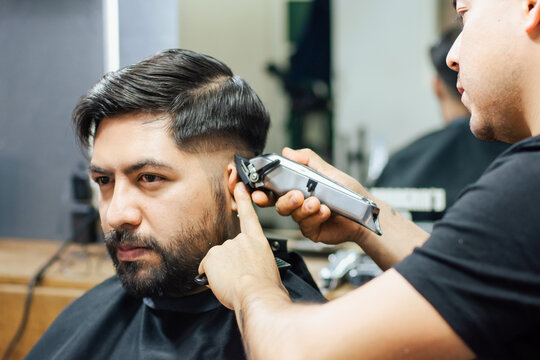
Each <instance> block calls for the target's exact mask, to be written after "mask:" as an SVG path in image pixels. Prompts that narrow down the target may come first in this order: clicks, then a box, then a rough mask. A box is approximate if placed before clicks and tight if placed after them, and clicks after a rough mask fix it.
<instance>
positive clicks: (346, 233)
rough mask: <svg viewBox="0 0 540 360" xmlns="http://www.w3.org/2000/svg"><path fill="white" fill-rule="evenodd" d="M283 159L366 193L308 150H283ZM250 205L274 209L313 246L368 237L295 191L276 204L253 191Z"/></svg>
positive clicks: (311, 198)
mask: <svg viewBox="0 0 540 360" xmlns="http://www.w3.org/2000/svg"><path fill="white" fill-rule="evenodd" d="M282 154H283V156H284V157H286V158H289V159H291V160H294V161H296V162H298V163H300V164H302V165H306V166H308V167H310V168H312V169H313V170H315V171H317V172H319V173H321V174H323V175H325V176H326V177H328V178H330V179H332V180H334V181H335V182H337V183H340V184H342V185H344V186H345V187H347V188H349V189H351V190H352V191H355V192H357V193H359V194H360V195H364V196H366V195H367V191H366V189H365V188H364V187H363V186H362V185H360V183H359V182H358V181H356V180H355V179H354V178H352V177H350V176H349V175H347V174H345V173H344V172H341V171H339V170H338V169H336V168H335V167H333V166H331V165H330V164H328V163H327V162H325V161H324V160H323V159H321V158H320V157H319V156H318V155H317V154H315V153H314V152H313V151H312V150H309V149H302V150H292V149H289V148H285V149H283V152H282ZM252 198H253V201H254V202H255V203H256V204H257V205H259V206H263V207H265V206H271V205H274V203H275V206H276V210H277V212H278V213H279V214H280V215H283V216H289V215H290V216H291V217H292V218H293V220H294V221H296V222H297V223H298V225H299V226H300V230H301V231H302V234H303V235H304V236H305V237H307V238H309V239H311V240H312V241H315V242H323V243H326V244H338V243H341V242H345V241H358V240H359V239H360V238H361V237H362V236H363V235H365V234H367V235H370V234H368V232H369V230H366V229H365V228H363V227H362V226H361V225H359V224H357V223H355V222H353V221H351V220H349V219H347V218H345V217H343V216H340V215H337V214H332V213H331V211H330V209H329V208H328V207H327V206H326V205H324V204H321V203H320V201H319V199H317V198H315V197H309V198H307V199H304V195H303V194H302V193H301V192H300V191H298V190H292V191H289V192H288V193H287V194H285V195H283V196H281V197H280V198H279V199H277V201H273V200H272V199H271V198H269V197H268V196H267V194H266V193H264V192H262V191H254V192H253V194H252Z"/></svg>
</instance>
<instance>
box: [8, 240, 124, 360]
mask: <svg viewBox="0 0 540 360" xmlns="http://www.w3.org/2000/svg"><path fill="white" fill-rule="evenodd" d="M60 245H61V243H60V242H59V241H53V240H26V239H10V238H0V355H3V354H4V352H5V351H6V349H7V346H8V344H9V342H10V341H11V339H12V338H13V335H14V334H15V332H16V331H17V327H18V326H19V324H20V322H21V319H22V316H23V309H24V303H25V300H26V295H27V291H28V282H29V281H30V279H32V277H33V276H34V275H35V274H36V273H37V272H38V271H39V270H40V269H41V267H42V266H43V265H44V264H45V263H47V261H48V260H49V259H50V258H51V257H52V256H53V255H54V254H55V253H56V251H57V250H58V249H59V247H60ZM113 274H114V268H113V266H112V262H111V261H110V258H109V256H108V254H107V251H106V249H105V247H104V246H103V245H101V244H92V245H87V246H81V245H77V244H70V245H68V247H67V248H66V249H65V251H64V253H63V255H62V256H61V257H60V259H59V261H57V262H55V263H54V264H53V265H52V266H51V267H50V268H49V269H48V270H47V271H46V272H45V276H44V278H43V281H42V282H41V283H40V284H39V286H36V288H35V290H34V297H33V299H32V303H31V307H30V312H29V314H28V323H27V325H26V330H25V331H24V333H23V336H22V338H21V339H20V341H19V343H18V345H17V347H16V348H15V350H14V351H13V352H12V354H11V357H10V359H22V358H23V357H24V356H25V355H26V353H27V352H28V351H29V350H30V349H31V348H32V346H33V345H34V343H35V342H36V341H37V340H38V339H39V338H40V336H41V334H43V332H44V331H45V330H46V329H47V327H48V326H49V325H50V324H51V323H52V321H53V320H54V319H55V318H56V316H57V315H58V314H59V313H60V311H62V309H63V308H64V307H66V306H67V305H68V304H69V303H70V302H71V301H73V300H75V299H76V298H78V297H79V296H81V295H82V294H83V293H84V292H86V290H88V289H90V288H91V287H93V286H95V285H97V284H99V283H100V282H102V281H103V280H104V279H106V278H108V277H110V276H112V275H113Z"/></svg>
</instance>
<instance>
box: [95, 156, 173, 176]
mask: <svg viewBox="0 0 540 360" xmlns="http://www.w3.org/2000/svg"><path fill="white" fill-rule="evenodd" d="M145 167H152V168H163V169H170V170H172V169H173V167H172V166H170V165H167V164H165V163H162V162H160V161H157V160H154V159H145V160H141V161H139V162H137V163H135V164H133V165H130V166H128V167H127V168H125V169H124V170H123V172H124V173H125V174H128V175H129V174H131V173H133V172H135V171H139V170H141V169H144V168H145ZM88 171H89V172H90V173H97V174H103V175H109V176H112V175H113V172H112V171H110V170H104V169H102V168H100V167H99V166H95V165H92V164H90V166H89V167H88Z"/></svg>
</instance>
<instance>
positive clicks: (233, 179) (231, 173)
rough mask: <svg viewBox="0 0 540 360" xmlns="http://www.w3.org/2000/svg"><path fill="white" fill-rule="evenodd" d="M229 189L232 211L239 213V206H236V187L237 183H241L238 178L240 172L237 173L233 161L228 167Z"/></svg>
mask: <svg viewBox="0 0 540 360" xmlns="http://www.w3.org/2000/svg"><path fill="white" fill-rule="evenodd" d="M227 176H228V179H227V187H228V189H229V192H230V193H231V210H233V211H238V206H237V205H236V201H235V200H234V196H233V195H234V187H235V186H236V183H238V181H240V179H239V178H238V172H237V171H236V165H235V163H234V161H231V162H230V163H229V164H228V165H227Z"/></svg>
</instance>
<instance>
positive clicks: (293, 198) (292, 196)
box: [289, 195, 298, 206]
mask: <svg viewBox="0 0 540 360" xmlns="http://www.w3.org/2000/svg"><path fill="white" fill-rule="evenodd" d="M289 203H290V204H291V205H293V206H296V205H298V201H296V197H295V196H294V195H291V197H290V198H289Z"/></svg>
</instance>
